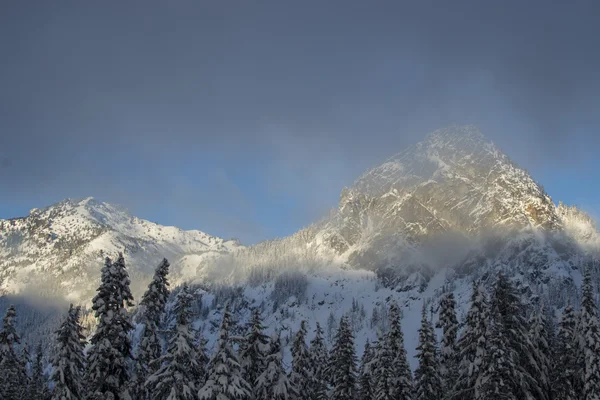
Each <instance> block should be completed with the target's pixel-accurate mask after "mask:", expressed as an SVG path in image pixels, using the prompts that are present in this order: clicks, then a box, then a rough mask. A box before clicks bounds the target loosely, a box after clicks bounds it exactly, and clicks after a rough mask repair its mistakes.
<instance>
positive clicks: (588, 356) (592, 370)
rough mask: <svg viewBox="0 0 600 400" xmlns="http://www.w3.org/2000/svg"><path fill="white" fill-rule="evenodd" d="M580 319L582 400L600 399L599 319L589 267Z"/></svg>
mask: <svg viewBox="0 0 600 400" xmlns="http://www.w3.org/2000/svg"><path fill="white" fill-rule="evenodd" d="M581 321H582V326H581V329H582V331H581V337H582V338H583V343H582V347H583V352H584V359H585V378H584V387H583V395H584V400H600V321H599V320H598V310H597V308H596V302H595V300H594V288H593V286H592V277H591V274H590V271H589V269H588V270H587V271H586V272H585V277H584V280H583V297H582V302H581Z"/></svg>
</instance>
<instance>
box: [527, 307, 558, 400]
mask: <svg viewBox="0 0 600 400" xmlns="http://www.w3.org/2000/svg"><path fill="white" fill-rule="evenodd" d="M528 325H529V340H530V342H531V344H532V345H533V349H534V352H533V354H534V357H535V360H534V362H535V364H536V365H537V366H538V368H539V372H538V374H537V375H536V376H534V379H535V380H536V381H537V382H538V384H539V386H540V388H541V389H542V392H543V398H545V399H549V398H550V392H551V390H550V389H551V388H550V369H551V365H550V363H551V352H552V349H551V348H550V344H549V342H550V332H548V328H549V327H548V323H547V321H546V316H545V312H544V308H543V307H542V309H541V310H537V311H535V312H533V313H532V314H531V317H530V320H529V323H528Z"/></svg>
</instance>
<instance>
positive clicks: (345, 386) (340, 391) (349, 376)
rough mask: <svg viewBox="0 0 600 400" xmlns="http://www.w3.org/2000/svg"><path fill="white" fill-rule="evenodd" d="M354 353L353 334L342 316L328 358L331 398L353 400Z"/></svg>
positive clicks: (334, 399)
mask: <svg viewBox="0 0 600 400" xmlns="http://www.w3.org/2000/svg"><path fill="white" fill-rule="evenodd" d="M356 362H357V360H356V353H355V351H354V335H353V334H352V330H351V328H350V325H349V323H348V319H347V318H346V317H345V316H344V317H342V318H341V320H340V325H339V327H338V331H337V333H336V335H335V338H334V344H333V347H332V349H331V357H330V359H329V367H328V370H329V373H328V374H329V379H330V380H331V386H332V392H331V397H330V398H331V400H354V398H355V396H356Z"/></svg>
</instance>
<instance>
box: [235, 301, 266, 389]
mask: <svg viewBox="0 0 600 400" xmlns="http://www.w3.org/2000/svg"><path fill="white" fill-rule="evenodd" d="M264 330H265V327H264V325H263V323H262V318H261V315H260V309H259V308H255V309H254V310H253V311H252V318H251V319H250V322H249V324H248V328H247V333H246V335H245V337H244V341H243V343H242V346H240V364H241V366H242V376H243V378H244V379H245V380H246V382H248V383H249V384H250V385H251V386H253V387H254V385H255V384H256V379H258V377H259V376H260V375H261V374H262V373H263V372H264V370H265V368H266V365H267V364H266V362H267V361H266V358H267V355H268V354H269V337H268V336H267V335H266V334H265V333H264Z"/></svg>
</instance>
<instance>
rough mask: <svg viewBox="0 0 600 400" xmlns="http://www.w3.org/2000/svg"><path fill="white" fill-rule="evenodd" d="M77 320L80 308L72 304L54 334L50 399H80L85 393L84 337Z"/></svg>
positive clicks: (81, 399)
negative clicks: (54, 344) (54, 343)
mask: <svg viewBox="0 0 600 400" xmlns="http://www.w3.org/2000/svg"><path fill="white" fill-rule="evenodd" d="M79 318H80V308H79V307H73V304H71V306H70V307H69V312H68V313H67V317H66V318H65V320H64V321H63V322H62V324H61V325H60V328H58V330H57V331H56V347H55V354H54V355H53V358H52V366H53V367H54V371H53V373H52V377H51V379H52V381H53V382H54V391H53V392H52V400H83V399H84V398H85V393H86V392H87V390H85V389H84V385H83V378H84V373H85V358H84V354H83V349H84V347H85V336H84V335H83V328H82V327H81V325H80V323H79Z"/></svg>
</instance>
